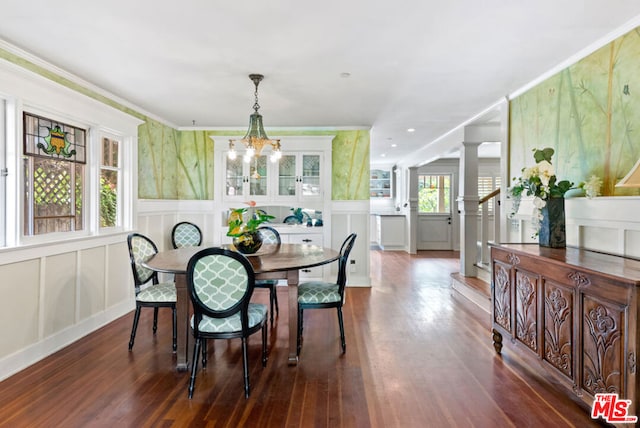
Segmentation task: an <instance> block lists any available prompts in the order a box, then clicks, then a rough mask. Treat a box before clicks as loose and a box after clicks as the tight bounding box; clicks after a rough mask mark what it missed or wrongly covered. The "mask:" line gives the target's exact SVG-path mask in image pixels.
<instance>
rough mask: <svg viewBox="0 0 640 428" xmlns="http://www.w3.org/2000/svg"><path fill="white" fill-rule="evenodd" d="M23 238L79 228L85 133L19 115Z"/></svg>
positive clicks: (27, 115)
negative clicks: (20, 126) (21, 119)
mask: <svg viewBox="0 0 640 428" xmlns="http://www.w3.org/2000/svg"><path fill="white" fill-rule="evenodd" d="M23 124H24V126H23V134H24V139H23V142H24V146H23V172H24V184H23V186H24V188H23V190H24V193H23V195H24V203H23V209H24V211H23V219H24V221H23V227H24V228H23V234H24V236H33V235H43V234H47V233H54V232H71V231H79V230H83V228H84V212H85V206H86V204H85V201H84V199H85V198H84V188H85V183H86V181H87V180H86V176H85V164H86V147H87V130H86V129H82V128H79V127H76V126H73V125H69V124H66V123H63V122H60V121H56V120H54V119H50V118H46V117H41V116H37V115H35V114H31V113H27V112H24V113H23Z"/></svg>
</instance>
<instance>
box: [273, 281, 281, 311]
mask: <svg viewBox="0 0 640 428" xmlns="http://www.w3.org/2000/svg"><path fill="white" fill-rule="evenodd" d="M271 292H272V293H273V302H274V303H275V304H276V312H277V313H278V315H280V308H279V307H278V288H277V287H276V284H274V285H273V286H272V287H271Z"/></svg>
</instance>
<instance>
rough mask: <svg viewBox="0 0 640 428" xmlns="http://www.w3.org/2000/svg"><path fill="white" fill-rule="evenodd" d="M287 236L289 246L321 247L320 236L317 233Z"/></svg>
mask: <svg viewBox="0 0 640 428" xmlns="http://www.w3.org/2000/svg"><path fill="white" fill-rule="evenodd" d="M288 236H289V243H290V244H309V245H317V246H319V247H322V235H321V234H319V233H296V234H291V235H288Z"/></svg>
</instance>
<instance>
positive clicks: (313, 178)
mask: <svg viewBox="0 0 640 428" xmlns="http://www.w3.org/2000/svg"><path fill="white" fill-rule="evenodd" d="M320 190H321V189H320V155H302V196H320Z"/></svg>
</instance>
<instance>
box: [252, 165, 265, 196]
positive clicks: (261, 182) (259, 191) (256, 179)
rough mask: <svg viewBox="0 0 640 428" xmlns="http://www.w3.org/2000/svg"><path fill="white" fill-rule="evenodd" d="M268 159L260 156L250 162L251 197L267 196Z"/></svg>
mask: <svg viewBox="0 0 640 428" xmlns="http://www.w3.org/2000/svg"><path fill="white" fill-rule="evenodd" d="M267 166H268V164H267V157H266V156H264V155H263V156H258V157H255V158H253V159H252V160H251V162H249V195H250V196H266V195H267V179H268V175H267V174H268V172H267Z"/></svg>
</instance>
